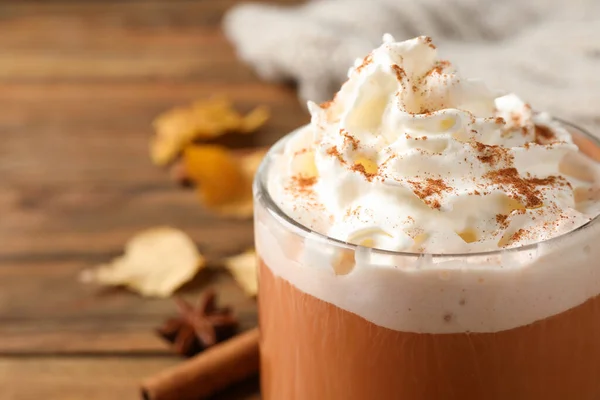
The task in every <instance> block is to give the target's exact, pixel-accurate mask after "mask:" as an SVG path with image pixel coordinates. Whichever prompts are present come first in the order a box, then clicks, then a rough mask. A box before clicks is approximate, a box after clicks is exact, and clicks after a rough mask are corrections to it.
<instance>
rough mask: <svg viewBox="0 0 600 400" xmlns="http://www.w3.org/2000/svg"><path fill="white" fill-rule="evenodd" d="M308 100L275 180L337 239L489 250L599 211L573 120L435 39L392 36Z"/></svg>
mask: <svg viewBox="0 0 600 400" xmlns="http://www.w3.org/2000/svg"><path fill="white" fill-rule="evenodd" d="M309 110H310V112H311V115H312V119H311V123H310V124H309V125H307V126H305V127H303V128H300V129H299V130H297V131H296V132H295V133H293V135H292V137H291V138H290V139H289V140H288V141H287V143H286V147H285V150H284V154H283V155H282V156H281V157H280V158H279V159H278V160H275V162H276V163H279V164H278V166H277V168H273V171H274V172H272V173H271V174H270V176H269V190H270V192H271V193H272V195H273V197H274V199H275V201H276V202H277V203H278V204H279V206H280V207H281V208H282V209H283V210H284V212H286V213H287V214H288V215H290V216H291V217H292V218H294V219H296V220H297V221H298V222H300V223H302V224H304V225H306V226H308V227H309V228H311V229H313V230H315V231H317V232H319V233H322V234H325V235H328V236H330V237H333V238H336V239H339V240H343V241H347V242H351V243H355V244H360V245H364V246H367V247H375V248H381V249H386V250H396V251H410V252H428V253H460V252H473V251H487V250H494V249H498V248H507V247H516V246H521V245H524V244H528V243H532V242H539V241H543V240H546V239H549V238H551V237H554V236H558V235H560V234H562V233H565V232H568V231H570V230H573V229H574V228H576V227H578V226H581V225H583V224H585V223H586V222H588V221H589V220H590V219H591V218H593V217H594V216H596V215H597V214H598V213H599V211H600V209H599V207H598V202H596V201H591V195H590V193H593V192H594V190H595V184H596V182H597V176H598V173H597V168H596V167H595V165H594V163H593V162H591V161H589V160H588V159H587V158H585V157H584V156H583V155H581V154H580V153H579V152H578V148H577V146H576V145H575V144H573V141H572V138H571V135H570V134H569V132H568V131H567V130H566V129H565V128H564V127H563V126H561V125H560V124H559V123H557V122H556V121H554V120H552V119H551V118H550V117H549V116H548V115H547V114H535V113H533V112H532V109H531V107H530V106H529V105H528V104H526V103H525V102H523V101H522V100H521V99H519V98H518V97H517V96H516V95H514V94H508V95H501V94H500V93H496V92H494V91H492V90H490V89H489V88H487V87H486V86H485V85H484V84H483V83H482V82H480V81H477V80H472V79H465V78H462V77H460V76H459V75H458V74H457V72H456V71H455V69H454V68H453V66H452V64H451V63H450V62H448V61H444V60H439V59H438V58H437V50H436V48H435V46H434V45H433V44H432V42H431V39H429V38H427V37H418V38H415V39H412V40H408V41H405V42H400V43H396V42H394V40H393V38H392V37H391V36H389V35H386V36H384V43H383V45H382V46H381V47H379V48H377V49H375V50H374V51H372V52H371V54H369V55H368V56H367V57H365V58H364V59H362V60H359V61H357V63H356V65H355V66H354V67H353V68H351V69H350V71H349V73H348V81H347V82H346V83H345V84H344V85H343V86H342V88H341V90H340V91H339V92H338V93H337V95H336V96H335V98H334V99H333V100H332V101H330V102H327V103H324V104H321V105H317V104H314V103H309ZM574 166H575V167H574Z"/></svg>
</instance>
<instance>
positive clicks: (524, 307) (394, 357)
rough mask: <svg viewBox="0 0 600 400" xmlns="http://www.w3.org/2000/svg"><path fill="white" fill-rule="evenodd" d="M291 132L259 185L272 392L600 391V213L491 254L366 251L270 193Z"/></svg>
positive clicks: (416, 397)
mask: <svg viewBox="0 0 600 400" xmlns="http://www.w3.org/2000/svg"><path fill="white" fill-rule="evenodd" d="M563 124H564V125H565V126H566V127H567V128H569V130H570V131H571V133H572V134H573V137H574V141H575V142H576V143H577V144H578V145H579V146H580V149H581V150H582V152H584V153H586V154H587V155H588V156H589V157H591V158H593V159H595V160H596V161H600V142H599V141H598V139H596V138H595V137H593V136H592V135H590V134H589V133H587V132H585V131H583V130H581V129H579V128H577V127H575V126H573V125H571V124H568V123H563ZM286 140H287V138H283V139H282V140H281V141H280V142H279V143H277V144H276V145H275V146H274V147H273V148H272V149H271V151H270V153H269V155H268V156H267V157H266V159H265V161H264V162H263V165H262V166H261V168H260V170H259V172H258V174H257V177H256V180H255V185H254V196H255V236H256V239H255V240H256V247H257V254H258V257H259V262H260V267H259V295H258V301H259V321H260V331H261V388H262V398H263V399H264V400H320V399H323V400H371V399H377V400H387V399H402V400H470V399H473V400H482V399H486V400H507V399H510V400H537V399H540V400H541V399H544V400H553V399H556V400H567V399H569V400H570V399H578V400H588V399H589V400H596V399H600V296H599V294H600V246H599V245H597V244H598V243H600V222H598V221H599V220H600V218H596V219H594V220H593V221H591V222H589V223H588V224H586V225H584V226H582V227H580V228H578V229H576V230H574V231H572V232H569V233H568V234H565V235H563V236H560V237H557V238H555V239H551V240H548V241H545V242H541V243H538V244H534V245H528V246H524V247H520V248H516V249H507V250H501V251H494V252H487V253H478V254H458V255H436V254H414V253H395V252H389V251H380V250H374V249H371V248H366V247H362V246H356V245H352V244H348V243H345V242H341V241H339V240H335V239H332V238H328V237H325V236H323V235H320V234H318V233H315V232H312V231H311V230H310V229H308V228H306V227H305V226H302V225H300V224H299V223H297V222H296V221H294V220H292V219H291V218H290V217H288V216H287V215H286V214H285V213H283V212H282V210H280V208H279V207H278V206H277V204H276V203H275V202H274V201H273V199H272V198H271V196H270V194H269V190H268V186H267V180H268V177H269V172H270V169H271V168H272V166H273V159H274V158H275V157H276V156H277V155H278V154H281V152H282V150H283V147H284V143H285V141H286Z"/></svg>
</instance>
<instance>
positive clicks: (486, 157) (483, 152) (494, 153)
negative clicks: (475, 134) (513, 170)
mask: <svg viewBox="0 0 600 400" xmlns="http://www.w3.org/2000/svg"><path fill="white" fill-rule="evenodd" d="M471 146H473V148H474V149H475V150H477V152H478V153H479V155H478V156H477V159H478V160H479V161H481V162H482V163H485V164H489V165H491V166H495V165H498V164H499V163H503V164H505V165H507V166H511V165H512V162H513V159H514V157H513V155H512V154H510V151H509V149H507V148H505V147H501V146H496V145H486V144H483V143H480V142H474V143H471Z"/></svg>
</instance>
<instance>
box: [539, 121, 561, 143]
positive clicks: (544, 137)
mask: <svg viewBox="0 0 600 400" xmlns="http://www.w3.org/2000/svg"><path fill="white" fill-rule="evenodd" d="M555 139H556V135H555V134H554V132H552V129H550V128H548V127H547V126H543V125H536V126H535V142H536V143H537V144H544V143H547V142H550V141H552V140H555Z"/></svg>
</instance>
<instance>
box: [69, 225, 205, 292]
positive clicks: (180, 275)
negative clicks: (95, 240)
mask: <svg viewBox="0 0 600 400" xmlns="http://www.w3.org/2000/svg"><path fill="white" fill-rule="evenodd" d="M204 265H205V260H204V257H203V256H202V255H201V254H200V252H199V251H198V249H197V247H196V245H195V244H194V242H193V241H192V240H191V239H190V237H189V236H187V235H186V234H185V233H184V232H182V231H180V230H178V229H174V228H169V227H159V228H152V229H148V230H145V231H142V232H140V233H138V234H137V235H135V236H134V237H132V238H131V239H130V240H129V241H128V242H127V244H126V245H125V254H124V255H123V256H121V257H118V258H116V259H115V260H113V261H112V262H111V263H109V264H105V265H100V266H98V267H97V268H95V269H90V270H85V271H82V273H81V275H80V279H81V280H82V281H83V282H94V283H100V284H104V285H114V286H126V287H128V288H129V289H131V290H133V291H135V292H138V293H140V294H141V295H143V296H148V297H168V296H170V295H171V294H173V292H175V290H177V288H179V287H180V286H181V285H183V284H184V283H185V282H188V281H189V280H191V279H192V278H193V277H194V275H196V273H197V272H198V270H200V269H201V268H202V267H204Z"/></svg>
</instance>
